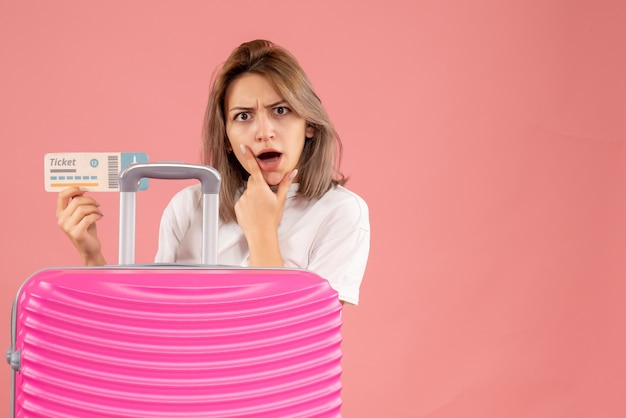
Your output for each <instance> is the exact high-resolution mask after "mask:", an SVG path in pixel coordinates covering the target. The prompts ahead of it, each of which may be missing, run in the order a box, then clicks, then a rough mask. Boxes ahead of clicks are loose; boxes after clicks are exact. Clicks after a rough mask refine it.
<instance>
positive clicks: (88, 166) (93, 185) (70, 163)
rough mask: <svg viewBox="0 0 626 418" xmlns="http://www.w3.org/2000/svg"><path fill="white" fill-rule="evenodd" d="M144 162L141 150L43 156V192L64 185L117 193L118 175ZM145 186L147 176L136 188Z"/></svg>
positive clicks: (56, 189) (140, 188) (52, 190)
mask: <svg viewBox="0 0 626 418" xmlns="http://www.w3.org/2000/svg"><path fill="white" fill-rule="evenodd" d="M146 162H148V154H146V153H145V152H65V153H50V154H46V155H45V156H44V170H45V171H44V173H45V186H46V191H47V192H58V191H60V190H61V189H64V188H66V187H72V186H75V187H80V188H82V189H84V190H88V191H97V192H117V191H119V190H120V185H119V174H120V171H122V170H123V169H124V168H125V167H126V166H127V165H129V164H132V163H146ZM147 188H148V179H141V183H140V184H139V190H145V189H147Z"/></svg>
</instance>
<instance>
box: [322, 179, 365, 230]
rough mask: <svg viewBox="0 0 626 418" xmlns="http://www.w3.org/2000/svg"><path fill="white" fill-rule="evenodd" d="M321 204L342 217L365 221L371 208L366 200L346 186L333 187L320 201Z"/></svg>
mask: <svg viewBox="0 0 626 418" xmlns="http://www.w3.org/2000/svg"><path fill="white" fill-rule="evenodd" d="M319 203H321V204H323V205H324V206H329V207H331V208H333V211H336V212H338V214H341V215H342V216H346V217H350V218H358V219H361V220H363V221H366V222H367V220H368V218H369V208H368V206H367V203H366V202H365V200H364V199H363V198H362V197H361V196H359V195H358V194H357V193H355V192H354V191H352V190H349V189H347V188H346V187H344V186H339V185H337V186H333V187H332V188H330V189H329V190H328V191H327V192H326V193H324V195H323V196H322V197H321V198H320V199H319Z"/></svg>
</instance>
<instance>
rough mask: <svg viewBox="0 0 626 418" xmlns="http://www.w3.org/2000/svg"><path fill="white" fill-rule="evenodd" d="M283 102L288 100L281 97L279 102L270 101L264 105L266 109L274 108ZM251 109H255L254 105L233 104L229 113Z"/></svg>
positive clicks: (285, 102)
mask: <svg viewBox="0 0 626 418" xmlns="http://www.w3.org/2000/svg"><path fill="white" fill-rule="evenodd" d="M282 104H287V100H285V99H280V100H278V101H277V102H274V103H270V104H268V105H265V106H264V107H265V108H266V109H269V108H272V107H276V106H278V105H282ZM251 110H254V107H251V106H233V107H231V108H230V109H228V113H232V112H235V111H236V112H249V111H251Z"/></svg>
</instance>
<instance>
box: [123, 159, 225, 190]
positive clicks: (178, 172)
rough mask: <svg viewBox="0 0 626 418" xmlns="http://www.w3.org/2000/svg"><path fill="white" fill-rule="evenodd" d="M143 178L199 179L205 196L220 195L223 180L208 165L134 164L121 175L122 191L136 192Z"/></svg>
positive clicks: (174, 163)
mask: <svg viewBox="0 0 626 418" xmlns="http://www.w3.org/2000/svg"><path fill="white" fill-rule="evenodd" d="M142 178H153V179H172V180H187V179H197V180H199V181H200V183H202V193H203V194H218V193H219V188H220V182H221V180H222V178H221V176H220V174H219V173H218V172H217V170H216V169H214V168H213V167H210V166H208V165H196V164H186V163H178V162H155V163H133V164H130V165H128V166H127V167H126V168H125V169H124V170H122V172H121V173H120V177H119V181H120V191H121V192H136V191H137V189H138V187H139V181H140V180H141V179H142Z"/></svg>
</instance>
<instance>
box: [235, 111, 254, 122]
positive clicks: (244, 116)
mask: <svg viewBox="0 0 626 418" xmlns="http://www.w3.org/2000/svg"><path fill="white" fill-rule="evenodd" d="M248 119H250V114H249V113H247V112H241V113H237V114H236V115H235V120H238V121H241V122H243V121H246V120H248Z"/></svg>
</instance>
